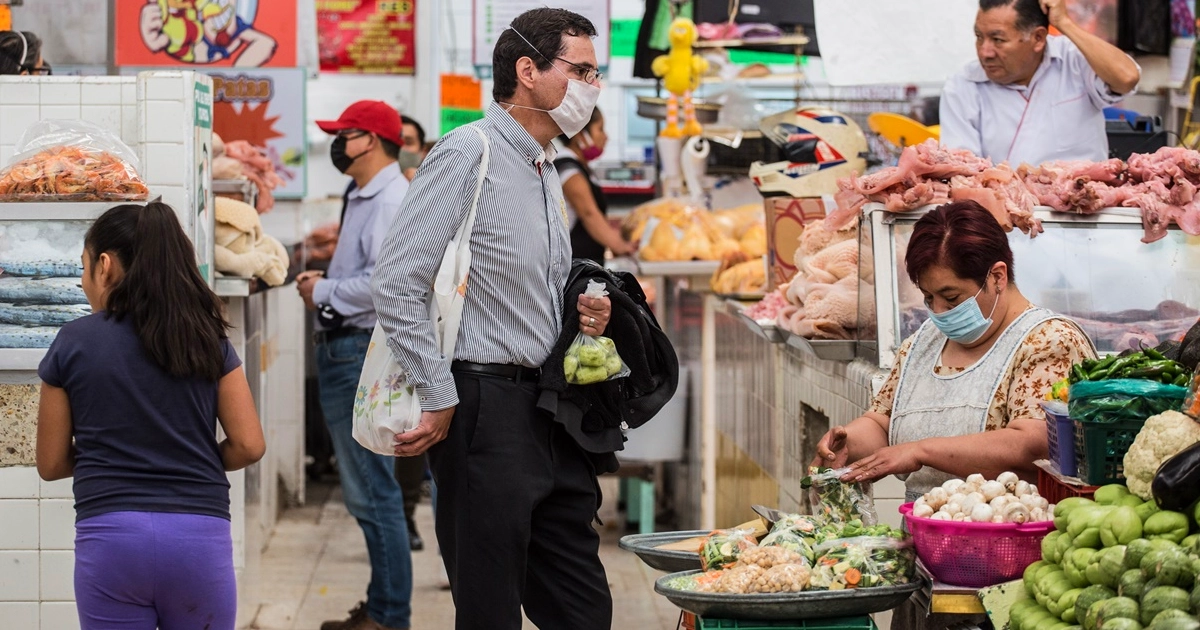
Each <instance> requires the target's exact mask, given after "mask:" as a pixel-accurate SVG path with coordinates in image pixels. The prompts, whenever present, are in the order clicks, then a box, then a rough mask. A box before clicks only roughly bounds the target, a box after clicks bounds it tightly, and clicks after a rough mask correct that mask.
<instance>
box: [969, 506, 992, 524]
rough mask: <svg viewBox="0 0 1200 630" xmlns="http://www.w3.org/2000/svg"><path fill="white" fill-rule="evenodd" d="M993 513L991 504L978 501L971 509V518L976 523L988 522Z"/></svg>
mask: <svg viewBox="0 0 1200 630" xmlns="http://www.w3.org/2000/svg"><path fill="white" fill-rule="evenodd" d="M993 515H994V514H993V512H992V506H990V505H988V504H986V503H980V504H979V505H976V506H975V509H973V510H971V520H972V521H975V522H976V523H987V522H990V521H991V520H992V517H993Z"/></svg>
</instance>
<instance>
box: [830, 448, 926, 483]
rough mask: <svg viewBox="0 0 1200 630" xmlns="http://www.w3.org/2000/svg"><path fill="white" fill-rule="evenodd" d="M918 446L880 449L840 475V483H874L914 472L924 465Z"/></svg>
mask: <svg viewBox="0 0 1200 630" xmlns="http://www.w3.org/2000/svg"><path fill="white" fill-rule="evenodd" d="M918 444H920V443H919V442H907V443H904V444H897V445H895V446H887V447H884V448H881V449H879V450H877V451H875V452H874V453H873V454H871V455H868V456H866V457H864V458H862V459H860V460H858V461H856V462H854V463H853V464H851V465H850V471H849V472H847V473H846V474H844V475H842V481H876V480H879V479H883V478H884V477H886V476H888V475H904V474H907V473H912V472H916V471H918V470H920V469H921V466H923V465H924V464H922V463H921V457H920V453H921V448H920V446H918Z"/></svg>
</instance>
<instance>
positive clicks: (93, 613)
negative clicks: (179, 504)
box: [75, 512, 237, 630]
mask: <svg viewBox="0 0 1200 630" xmlns="http://www.w3.org/2000/svg"><path fill="white" fill-rule="evenodd" d="M75 600H76V605H77V606H78V608H79V623H80V626H81V628H82V630H118V629H120V630H141V629H143V628H145V629H147V630H153V629H154V628H161V629H162V630H233V626H234V619H235V618H236V617H237V582H236V581H235V579H234V575H233V539H232V538H231V537H230V533H229V521H227V520H225V519H223V518H217V517H214V516H200V515H196V514H170V513H165V512H110V513H108V514H101V515H100V516H93V517H91V518H87V519H84V520H82V521H79V522H78V523H76V524H75Z"/></svg>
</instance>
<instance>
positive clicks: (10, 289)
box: [0, 278, 88, 304]
mask: <svg viewBox="0 0 1200 630" xmlns="http://www.w3.org/2000/svg"><path fill="white" fill-rule="evenodd" d="M0 302H24V303H30V304H87V303H88V301H87V296H86V295H84V293H83V285H82V284H81V283H80V281H79V279H78V278H41V279H35V278H0Z"/></svg>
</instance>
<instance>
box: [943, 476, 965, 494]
mask: <svg viewBox="0 0 1200 630" xmlns="http://www.w3.org/2000/svg"><path fill="white" fill-rule="evenodd" d="M961 485H963V480H962V479H948V480H946V483H943V484H942V487H943V488H945V489H946V495H947V496H949V494H950V493H951V492H954V491H955V490H958V487H959V486H961Z"/></svg>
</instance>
